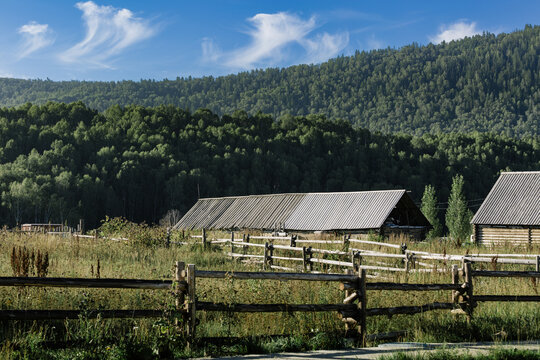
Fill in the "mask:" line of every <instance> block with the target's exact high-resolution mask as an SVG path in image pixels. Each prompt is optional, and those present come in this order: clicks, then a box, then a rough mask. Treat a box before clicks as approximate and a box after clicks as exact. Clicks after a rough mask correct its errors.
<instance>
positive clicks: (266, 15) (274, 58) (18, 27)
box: [0, 0, 540, 81]
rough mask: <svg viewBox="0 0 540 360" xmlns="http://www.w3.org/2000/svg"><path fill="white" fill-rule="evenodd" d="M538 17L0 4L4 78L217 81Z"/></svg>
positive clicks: (472, 9) (163, 4)
mask: <svg viewBox="0 0 540 360" xmlns="http://www.w3.org/2000/svg"><path fill="white" fill-rule="evenodd" d="M538 19H540V1H538V0H523V1H507V0H505V1H500V0H490V1H483V0H478V1H470V0H467V1H461V0H455V1H433V0H430V1H414V0H410V1H382V0H381V1H353V0H348V1H345V0H343V1H341V0H334V1H328V0H326V1H320V0H311V1H303V0H288V1H282V0H272V1H262V0H221V1H218V0H208V1H193V0H191V1H186V0H153V1H149V0H145V1H139V0H130V1H120V0H92V1H79V2H78V1H69V0H47V1H43V0H0V77H12V78H25V79H47V78H49V79H51V80H87V81H94V80H101V81H120V80H135V81H138V80H141V79H156V80H162V79H176V78H177V77H189V76H191V77H201V76H221V75H227V74H235V73H238V72H242V71H249V70H253V69H264V68H268V67H287V66H291V65H296V64H318V63H321V62H324V61H326V60H328V59H329V58H333V57H337V56H341V55H345V56H347V55H352V54H354V53H355V51H357V50H359V51H370V50H374V49H380V48H387V47H391V48H400V47H402V46H405V45H408V44H411V43H417V44H420V45H426V44H428V43H430V42H431V43H434V44H437V43H440V42H442V41H447V42H448V41H452V40H456V39H460V38H463V37H466V36H474V35H476V34H482V33H483V32H490V33H495V34H498V33H501V32H512V31H515V30H520V29H523V28H524V27H525V25H526V24H532V25H535V24H538V23H539V20H538Z"/></svg>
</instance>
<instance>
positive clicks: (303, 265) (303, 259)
mask: <svg viewBox="0 0 540 360" xmlns="http://www.w3.org/2000/svg"><path fill="white" fill-rule="evenodd" d="M306 256H307V253H306V247H305V246H302V267H303V268H304V272H306V270H307V259H306Z"/></svg>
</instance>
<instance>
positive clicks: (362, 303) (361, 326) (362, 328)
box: [358, 269, 367, 347]
mask: <svg viewBox="0 0 540 360" xmlns="http://www.w3.org/2000/svg"><path fill="white" fill-rule="evenodd" d="M359 275H360V278H359V279H358V280H359V283H358V291H359V293H360V294H359V295H360V299H359V302H358V306H359V307H360V319H359V320H360V321H359V322H358V335H359V336H360V346H362V347H365V346H366V332H367V331H366V330H367V329H366V314H367V293H366V269H361V270H360V272H359Z"/></svg>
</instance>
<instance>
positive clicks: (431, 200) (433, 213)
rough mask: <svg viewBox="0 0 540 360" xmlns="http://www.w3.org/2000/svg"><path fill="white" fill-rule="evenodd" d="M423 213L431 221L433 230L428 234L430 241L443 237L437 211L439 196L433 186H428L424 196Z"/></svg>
mask: <svg viewBox="0 0 540 360" xmlns="http://www.w3.org/2000/svg"><path fill="white" fill-rule="evenodd" d="M421 210H422V213H423V214H424V216H425V217H426V218H427V219H428V220H429V222H430V223H431V225H432V226H433V229H431V230H430V231H429V233H428V234H427V237H428V239H432V238H435V237H439V236H441V235H442V225H441V222H440V220H439V216H438V211H437V196H436V195H435V188H434V187H433V186H432V185H426V187H425V189H424V195H422V207H421Z"/></svg>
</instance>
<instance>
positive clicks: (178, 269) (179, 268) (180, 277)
mask: <svg viewBox="0 0 540 360" xmlns="http://www.w3.org/2000/svg"><path fill="white" fill-rule="evenodd" d="M185 268H186V264H185V263H184V262H183V261H177V262H176V266H175V268H174V270H175V271H174V280H175V281H176V284H175V289H174V290H175V291H174V295H175V297H176V299H175V303H174V305H175V308H176V311H180V312H181V314H182V318H183V319H184V320H185V318H186V317H185V312H184V309H183V307H184V301H185V294H184V292H183V291H180V282H181V281H184V280H185V276H184V275H185V271H184V270H185ZM175 317H176V316H175ZM174 324H175V326H176V327H177V329H178V318H177V317H176V318H175V320H174Z"/></svg>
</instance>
